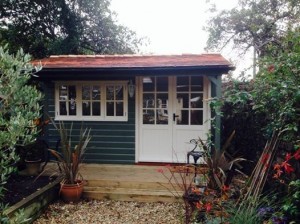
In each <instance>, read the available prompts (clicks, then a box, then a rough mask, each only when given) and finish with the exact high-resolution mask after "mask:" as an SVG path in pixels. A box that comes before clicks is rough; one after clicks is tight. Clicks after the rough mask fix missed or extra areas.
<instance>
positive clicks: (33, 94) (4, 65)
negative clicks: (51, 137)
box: [0, 47, 42, 220]
mask: <svg viewBox="0 0 300 224" xmlns="http://www.w3.org/2000/svg"><path fill="white" fill-rule="evenodd" d="M30 60H31V58H30V56H29V55H28V54H24V52H23V51H22V50H19V51H18V52H17V54H16V55H11V54H9V52H8V49H7V48H6V47H0V174H1V175H0V199H1V197H3V195H4V191H5V189H4V187H3V186H4V184H5V183H6V181H7V179H8V178H9V176H10V174H11V173H12V172H14V171H15V164H16V162H17V161H18V159H19V157H18V155H17V153H16V146H17V145H26V144H28V143H31V142H33V141H34V139H35V137H36V135H37V132H38V131H37V127H36V126H35V124H34V121H35V119H37V118H39V117H40V112H41V105H40V104H39V103H40V101H41V99H42V94H41V93H40V92H39V91H38V90H37V88H36V87H35V86H31V85H28V82H29V80H30V78H31V76H32V74H33V73H34V72H37V71H39V70H40V67H33V66H32V64H30ZM2 210H3V209H2V208H0V211H2ZM0 220H2V215H1V213H0Z"/></svg>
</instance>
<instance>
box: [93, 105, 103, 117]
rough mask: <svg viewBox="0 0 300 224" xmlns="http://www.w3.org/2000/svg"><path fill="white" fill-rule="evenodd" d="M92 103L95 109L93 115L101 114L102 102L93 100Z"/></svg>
mask: <svg viewBox="0 0 300 224" xmlns="http://www.w3.org/2000/svg"><path fill="white" fill-rule="evenodd" d="M92 105H93V110H92V113H93V116H100V114H101V106H100V102H93V103H92Z"/></svg>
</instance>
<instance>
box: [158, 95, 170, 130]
mask: <svg viewBox="0 0 300 224" xmlns="http://www.w3.org/2000/svg"><path fill="white" fill-rule="evenodd" d="M156 108H157V122H156V123H157V124H168V117H169V116H168V94H167V93H164V94H157V100H156Z"/></svg>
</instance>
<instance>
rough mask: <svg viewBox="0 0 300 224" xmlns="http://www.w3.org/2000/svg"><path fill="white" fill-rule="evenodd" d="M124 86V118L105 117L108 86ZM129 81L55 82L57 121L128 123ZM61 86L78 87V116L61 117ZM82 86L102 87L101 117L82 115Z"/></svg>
mask: <svg viewBox="0 0 300 224" xmlns="http://www.w3.org/2000/svg"><path fill="white" fill-rule="evenodd" d="M118 84H121V85H123V86H124V90H123V91H124V94H123V96H124V99H123V103H124V108H123V109H124V116H105V111H106V110H105V109H106V86H108V85H118ZM127 84H128V81H57V82H55V90H54V91H55V94H54V95H55V96H54V97H55V99H54V101H55V120H65V121H77V120H78V121H113V122H114V121H128V90H127V89H128V88H127ZM59 85H75V86H76V95H77V96H76V114H77V115H74V116H72V115H71V116H70V115H59V89H58V86H59ZM82 85H99V86H100V87H101V100H100V102H101V116H82V114H81V111H82V110H81V103H82V92H81V91H82V90H81V88H80V87H81V86H82Z"/></svg>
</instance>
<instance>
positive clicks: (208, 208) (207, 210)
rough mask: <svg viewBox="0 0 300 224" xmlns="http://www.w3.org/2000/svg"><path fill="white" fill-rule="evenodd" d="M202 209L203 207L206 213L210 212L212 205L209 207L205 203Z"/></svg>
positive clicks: (208, 204)
mask: <svg viewBox="0 0 300 224" xmlns="http://www.w3.org/2000/svg"><path fill="white" fill-rule="evenodd" d="M204 207H205V210H206V212H209V211H210V210H211V208H212V205H211V203H209V202H207V203H206V204H205V205H204Z"/></svg>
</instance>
